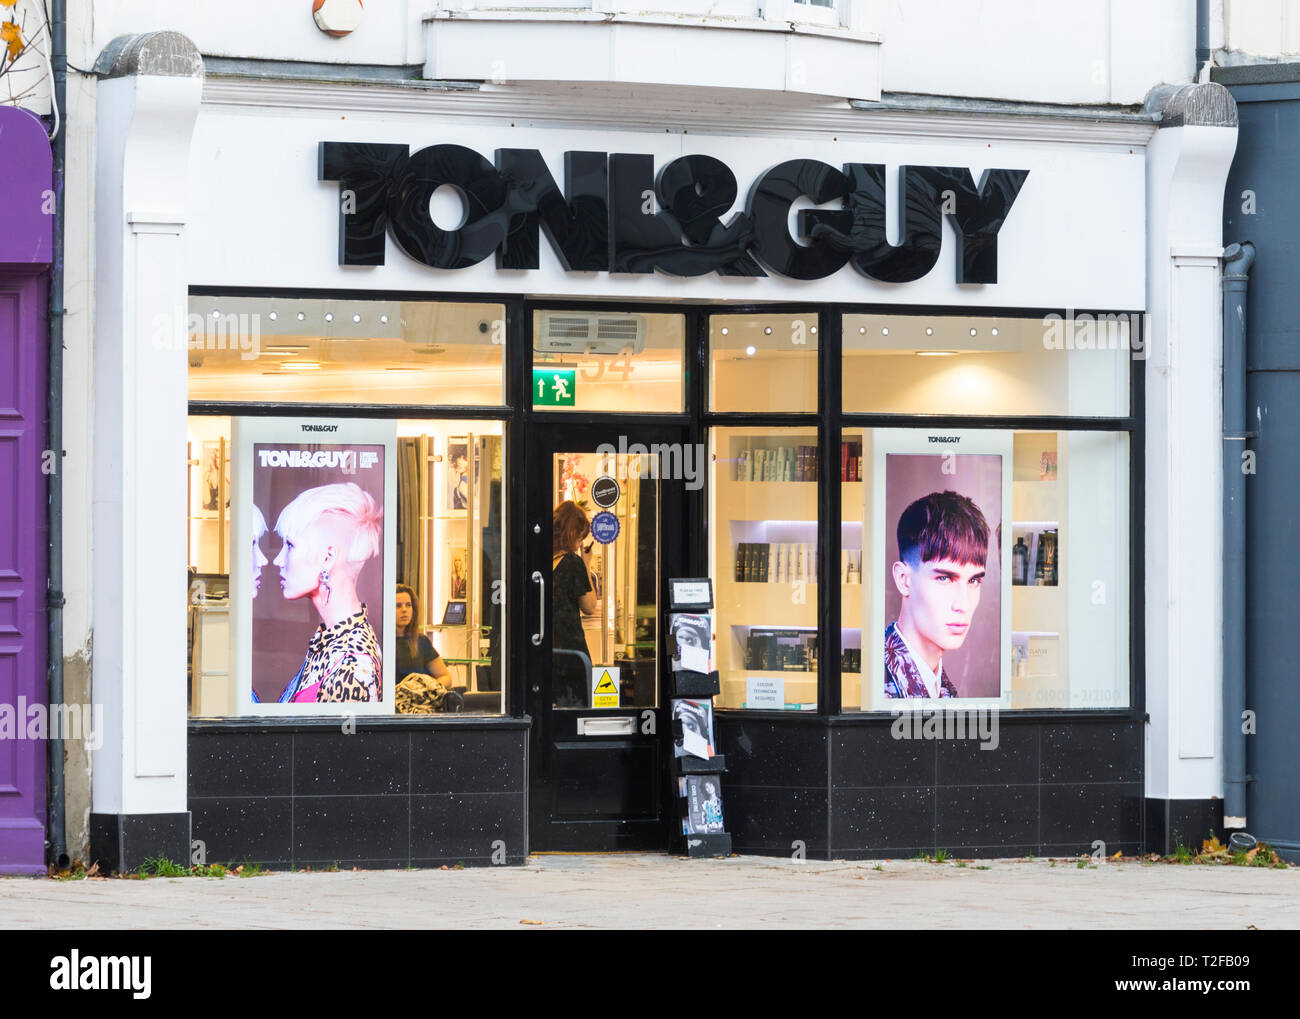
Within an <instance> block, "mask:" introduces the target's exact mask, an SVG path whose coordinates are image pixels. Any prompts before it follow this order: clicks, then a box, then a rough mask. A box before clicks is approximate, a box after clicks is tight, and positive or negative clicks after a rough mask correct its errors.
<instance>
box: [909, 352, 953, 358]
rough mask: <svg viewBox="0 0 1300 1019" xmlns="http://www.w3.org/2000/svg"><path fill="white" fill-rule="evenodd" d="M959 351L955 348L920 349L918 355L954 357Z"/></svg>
mask: <svg viewBox="0 0 1300 1019" xmlns="http://www.w3.org/2000/svg"><path fill="white" fill-rule="evenodd" d="M956 353H957V351H955V350H918V351H917V352H916V356H917V357H952V356H954V355H955V354H956Z"/></svg>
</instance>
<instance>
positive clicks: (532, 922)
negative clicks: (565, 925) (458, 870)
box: [443, 867, 546, 927]
mask: <svg viewBox="0 0 1300 1019" xmlns="http://www.w3.org/2000/svg"><path fill="white" fill-rule="evenodd" d="M443 869H444V870H445V869H446V868H445V867H444V868H443ZM519 922H520V923H526V924H529V925H531V926H533V927H540V926H541V925H542V924H544V923H546V921H545V920H520V921H519Z"/></svg>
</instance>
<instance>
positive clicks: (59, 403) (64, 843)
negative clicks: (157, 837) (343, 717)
mask: <svg viewBox="0 0 1300 1019" xmlns="http://www.w3.org/2000/svg"><path fill="white" fill-rule="evenodd" d="M50 43H51V45H50V49H51V54H50V63H51V65H52V69H53V71H54V103H55V106H56V107H57V108H58V111H59V118H60V127H59V133H58V135H57V136H56V137H55V139H54V146H53V148H54V195H55V199H54V202H55V204H54V251H53V252H52V258H53V261H52V264H51V265H50V307H49V320H50V325H49V353H48V360H47V362H46V371H47V373H48V379H47V381H46V384H47V386H48V387H49V399H48V405H47V408H48V411H49V421H48V422H47V424H46V432H47V435H48V439H49V444H48V445H47V447H46V448H47V449H49V450H52V451H53V452H54V470H53V471H52V472H51V473H50V474H49V475H48V477H47V478H46V507H45V513H46V517H45V520H46V526H47V528H48V532H49V533H48V540H49V545H48V554H47V558H46V576H47V579H46V589H45V607H46V612H47V613H48V616H47V619H48V625H49V631H48V633H47V634H46V651H45V653H46V667H45V681H46V687H47V693H48V696H49V704H50V707H51V708H54V707H56V706H57V705H61V704H62V703H63V602H64V599H63V312H64V309H63V212H64V204H63V202H64V172H63V171H64V161H65V158H66V155H67V137H68V102H67V99H68V5H67V0H53V2H52V4H51V8H50ZM48 750H49V782H48V783H47V791H46V796H47V797H48V802H47V807H46V812H47V824H48V828H47V833H48V837H47V842H48V843H49V847H50V849H49V856H50V862H51V863H53V864H54V865H55V866H56V867H58V868H59V869H60V870H62V869H63V868H65V867H67V866H68V864H69V862H70V861H69V858H68V834H67V827H66V818H65V816H64V815H65V805H64V782H63V733H62V727H60V728H59V730H58V731H57V732H56V731H55V730H54V729H53V727H51V733H50V740H49V748H48Z"/></svg>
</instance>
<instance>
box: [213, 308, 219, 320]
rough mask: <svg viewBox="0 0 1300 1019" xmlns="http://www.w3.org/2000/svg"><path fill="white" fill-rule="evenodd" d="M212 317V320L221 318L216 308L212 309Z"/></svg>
mask: <svg viewBox="0 0 1300 1019" xmlns="http://www.w3.org/2000/svg"><path fill="white" fill-rule="evenodd" d="M212 317H213V318H220V317H221V312H219V311H218V310H217V309H216V308H213V309H212Z"/></svg>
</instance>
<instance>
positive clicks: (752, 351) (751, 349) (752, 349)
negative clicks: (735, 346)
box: [745, 345, 758, 357]
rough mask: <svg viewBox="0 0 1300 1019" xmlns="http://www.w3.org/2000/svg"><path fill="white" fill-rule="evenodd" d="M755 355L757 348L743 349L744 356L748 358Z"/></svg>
mask: <svg viewBox="0 0 1300 1019" xmlns="http://www.w3.org/2000/svg"><path fill="white" fill-rule="evenodd" d="M757 353H758V348H757V347H755V346H752V345H751V346H748V347H746V348H745V354H746V355H748V356H749V357H753V356H754V355H755V354H757Z"/></svg>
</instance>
